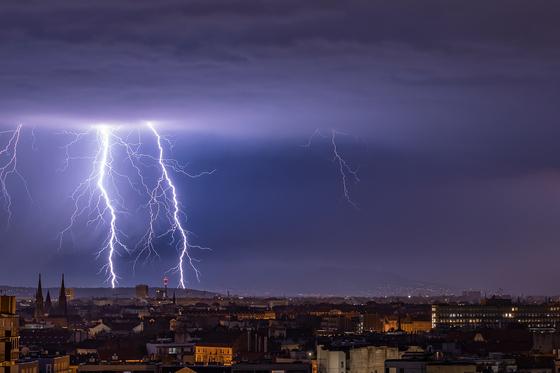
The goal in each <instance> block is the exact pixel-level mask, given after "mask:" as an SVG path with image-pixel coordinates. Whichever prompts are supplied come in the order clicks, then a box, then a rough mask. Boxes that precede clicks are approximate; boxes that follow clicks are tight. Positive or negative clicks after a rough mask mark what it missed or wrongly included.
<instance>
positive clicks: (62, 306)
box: [58, 273, 68, 316]
mask: <svg viewBox="0 0 560 373" xmlns="http://www.w3.org/2000/svg"><path fill="white" fill-rule="evenodd" d="M58 313H59V314H60V315H64V316H67V315H68V304H67V303H66V288H65V287H64V273H63V274H62V283H61V284H60V293H59V294H58Z"/></svg>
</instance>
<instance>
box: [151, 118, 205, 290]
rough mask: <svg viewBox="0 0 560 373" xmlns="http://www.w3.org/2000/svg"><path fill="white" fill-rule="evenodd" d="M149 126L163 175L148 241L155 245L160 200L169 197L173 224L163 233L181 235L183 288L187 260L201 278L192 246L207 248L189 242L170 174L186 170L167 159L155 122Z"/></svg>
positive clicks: (179, 267) (155, 191) (153, 194)
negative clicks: (155, 226) (170, 169)
mask: <svg viewBox="0 0 560 373" xmlns="http://www.w3.org/2000/svg"><path fill="white" fill-rule="evenodd" d="M148 127H149V128H150V130H151V131H152V133H153V134H154V136H155V138H156V142H157V147H158V152H159V155H158V159H157V160H158V164H159V167H160V169H161V175H160V177H159V178H158V179H157V183H156V186H155V187H154V189H153V190H152V192H151V193H150V202H149V207H150V228H149V230H148V233H147V237H146V243H147V245H149V246H151V245H153V239H154V230H153V223H154V220H155V218H156V217H157V215H158V214H159V211H158V209H159V207H160V205H161V203H160V201H161V199H162V198H163V200H164V201H168V198H169V199H170V202H171V206H168V207H169V208H171V226H170V228H169V230H168V231H167V232H166V233H164V234H163V235H166V234H171V236H172V239H173V240H175V235H176V234H177V233H178V234H179V236H180V237H179V241H178V242H179V252H180V254H179V263H178V264H177V267H176V269H177V270H178V272H179V286H180V287H181V288H183V289H185V288H186V285H185V272H184V263H185V262H188V263H189V265H190V267H191V268H192V269H193V271H194V274H195V276H196V278H197V280H199V277H200V271H199V270H198V269H197V267H196V265H195V263H194V262H195V259H194V258H193V257H192V256H191V254H190V252H189V251H190V248H191V247H195V248H199V249H205V248H203V247H200V246H196V245H190V244H189V239H188V231H187V230H186V229H185V228H184V227H183V224H182V223H181V215H182V212H181V208H180V203H179V200H178V198H177V188H176V187H175V184H173V181H172V180H171V177H170V176H169V171H168V168H172V169H174V170H175V171H179V172H181V173H185V171H184V169H183V168H181V167H179V168H178V166H179V165H178V164H177V163H176V162H171V163H169V160H167V159H166V158H165V156H164V151H163V145H162V137H161V136H160V134H159V133H158V132H157V130H156V129H155V127H154V126H153V124H151V123H148ZM212 172H213V171H211V172H208V173H202V174H210V173H212ZM202 174H198V175H189V176H192V177H197V176H200V175H202ZM167 193H169V195H170V196H169V197H167V196H166V195H167ZM164 204H166V202H164Z"/></svg>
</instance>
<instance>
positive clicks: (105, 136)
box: [97, 127, 128, 289]
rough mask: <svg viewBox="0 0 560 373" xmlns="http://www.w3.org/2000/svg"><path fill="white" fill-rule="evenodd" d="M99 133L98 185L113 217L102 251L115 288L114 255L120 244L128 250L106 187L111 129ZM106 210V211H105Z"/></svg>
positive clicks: (103, 129) (103, 128)
mask: <svg viewBox="0 0 560 373" xmlns="http://www.w3.org/2000/svg"><path fill="white" fill-rule="evenodd" d="M99 134H100V136H101V151H100V153H101V160H100V162H99V171H98V174H99V176H98V178H97V187H98V188H99V191H100V192H101V196H102V197H103V200H104V201H105V206H106V211H108V212H109V215H110V217H111V220H110V228H109V237H108V238H107V240H106V242H107V243H106V245H105V246H104V247H103V248H102V249H101V250H102V251H105V250H107V251H108V255H107V266H108V267H107V269H108V271H109V276H110V280H111V287H112V288H113V289H114V288H115V286H116V284H117V275H116V273H115V264H114V263H113V256H114V255H115V250H116V246H117V245H119V246H121V247H122V248H123V249H125V250H128V249H127V247H126V245H124V244H123V243H122V242H121V241H120V239H119V237H118V235H117V214H116V212H115V208H114V207H113V204H112V202H111V198H110V197H109V193H107V189H105V184H104V182H105V175H106V172H107V170H109V171H110V170H111V169H112V168H111V164H112V159H111V160H109V146H110V145H109V137H110V130H109V129H108V128H107V127H101V128H100V129H99ZM104 212H105V211H104Z"/></svg>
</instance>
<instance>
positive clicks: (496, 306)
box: [432, 298, 560, 331]
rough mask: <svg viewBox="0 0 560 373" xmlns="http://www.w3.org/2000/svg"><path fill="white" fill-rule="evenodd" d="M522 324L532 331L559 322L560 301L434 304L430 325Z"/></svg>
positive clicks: (548, 328)
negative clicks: (540, 302) (558, 302)
mask: <svg viewBox="0 0 560 373" xmlns="http://www.w3.org/2000/svg"><path fill="white" fill-rule="evenodd" d="M511 325H523V326H525V327H527V328H528V329H530V330H534V331H554V330H556V327H557V326H560V304H556V303H544V304H514V303H512V301H511V300H509V299H496V298H492V299H487V300H485V301H484V302H482V303H481V304H436V305H433V306H432V327H433V328H438V329H452V328H462V329H477V328H490V329H499V328H506V327H508V326H511Z"/></svg>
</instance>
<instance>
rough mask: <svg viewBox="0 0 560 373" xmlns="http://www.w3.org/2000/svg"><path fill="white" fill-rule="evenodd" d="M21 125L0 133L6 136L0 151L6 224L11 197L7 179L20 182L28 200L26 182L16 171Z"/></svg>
mask: <svg viewBox="0 0 560 373" xmlns="http://www.w3.org/2000/svg"><path fill="white" fill-rule="evenodd" d="M21 129H22V125H21V124H20V125H18V126H17V127H16V129H14V130H7V131H0V136H3V135H8V136H9V140H8V143H7V144H6V145H5V146H4V147H3V148H1V149H0V196H1V198H2V200H3V203H4V208H5V209H6V212H7V214H8V224H9V223H10V221H11V219H12V196H11V194H10V192H9V190H8V184H7V183H8V179H9V178H10V177H11V176H15V177H17V178H19V179H20V181H21V182H22V184H23V186H24V188H25V191H26V193H27V195H28V196H29V198H31V195H30V193H29V188H28V187H27V182H26V180H25V179H24V178H23V176H22V175H21V173H20V172H19V170H18V158H17V151H18V145H19V141H20V135H21Z"/></svg>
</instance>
